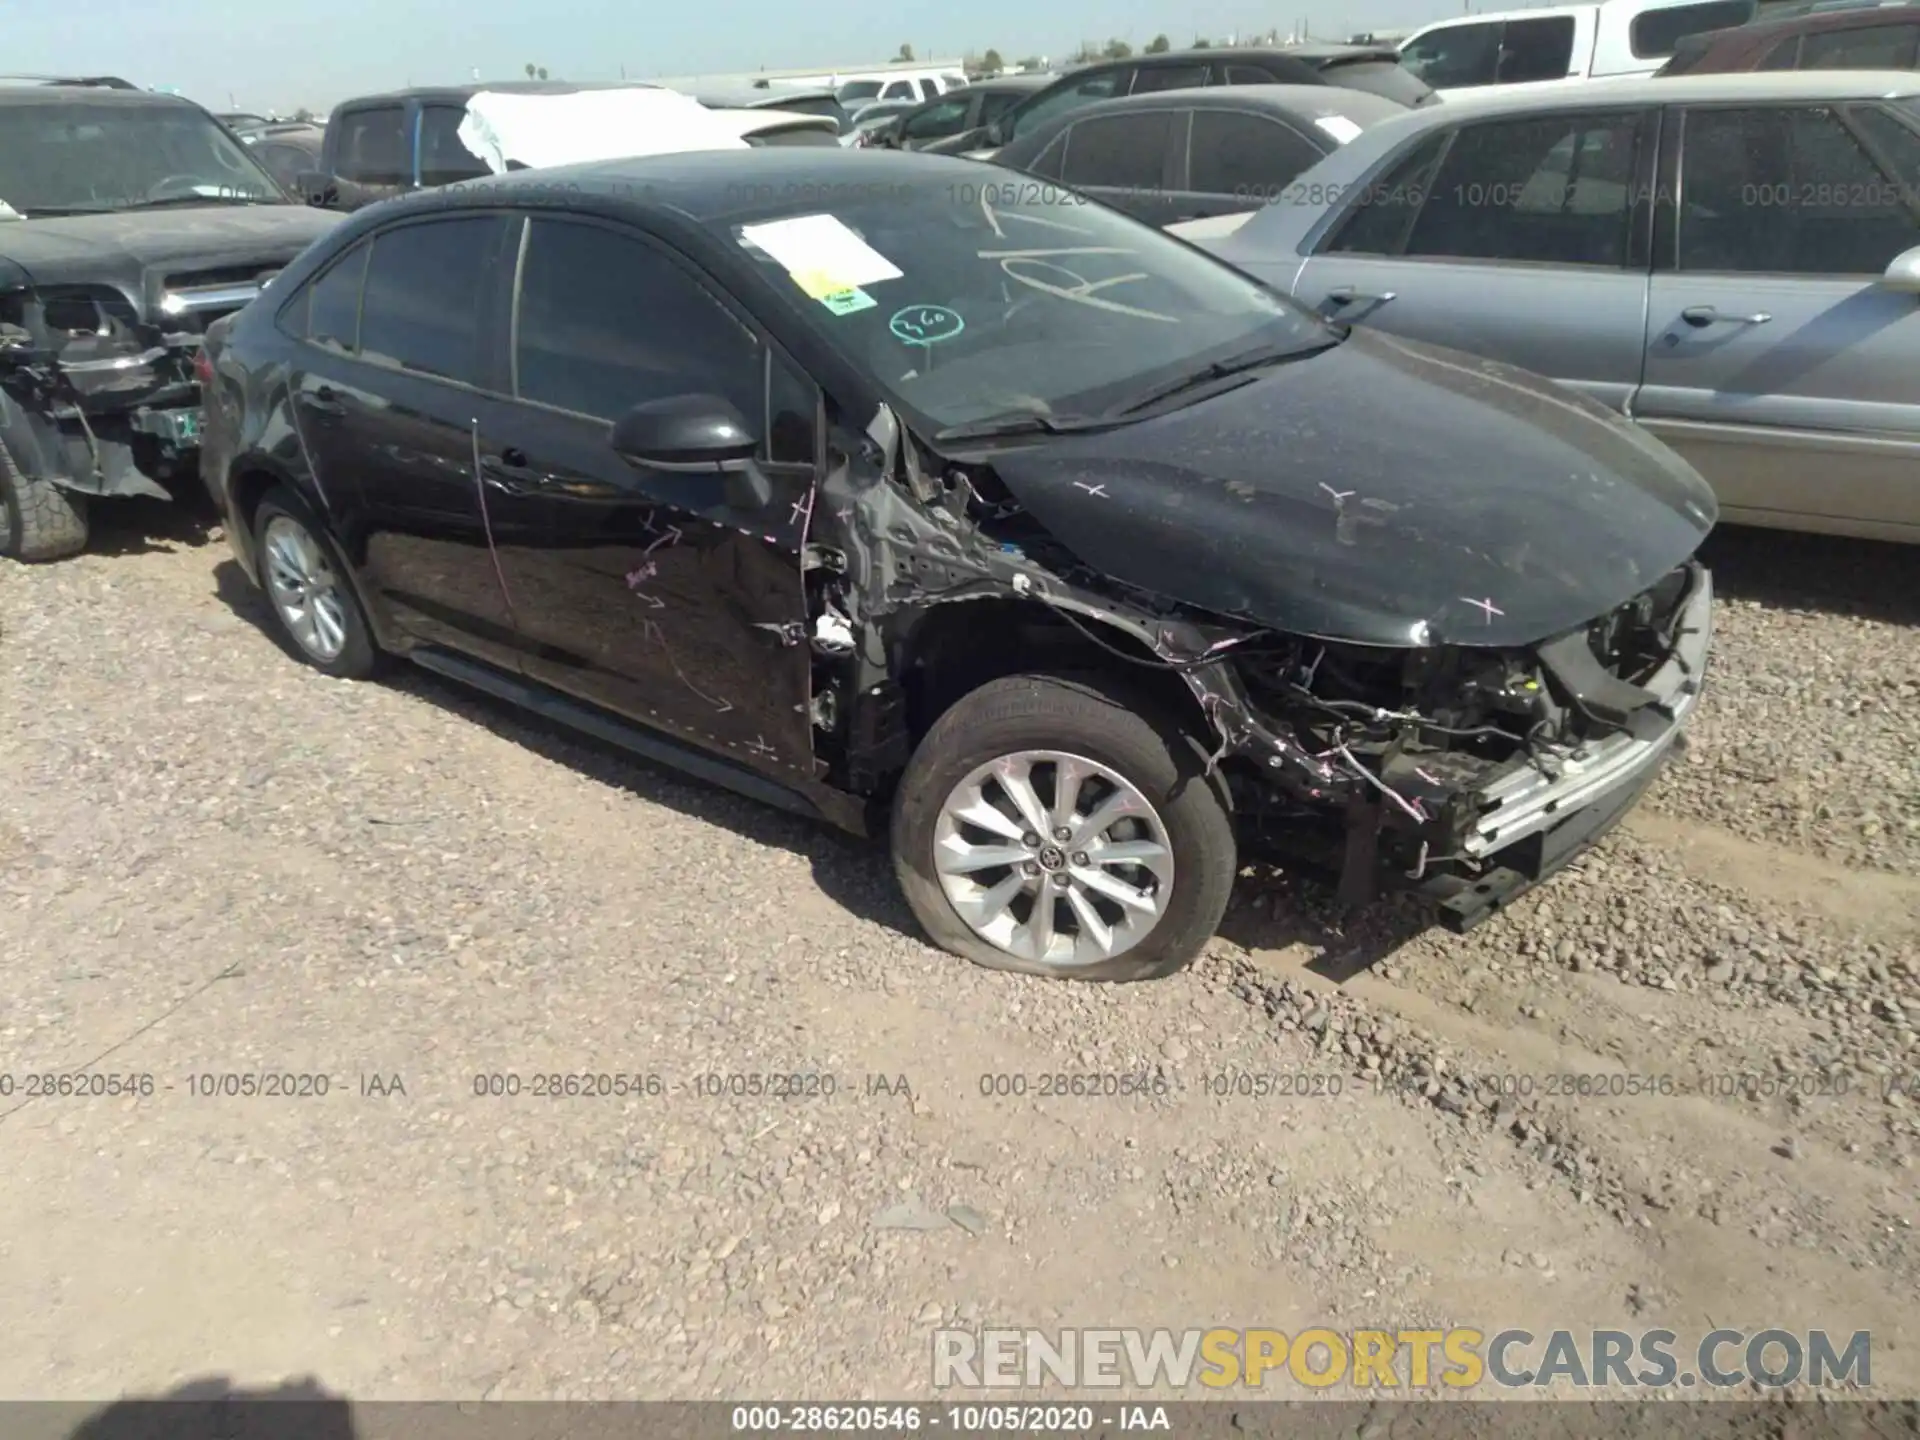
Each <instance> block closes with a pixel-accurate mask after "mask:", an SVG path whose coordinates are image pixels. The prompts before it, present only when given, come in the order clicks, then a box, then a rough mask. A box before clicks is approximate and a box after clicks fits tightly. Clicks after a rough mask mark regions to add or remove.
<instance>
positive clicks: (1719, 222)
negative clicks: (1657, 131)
mask: <svg viewBox="0 0 1920 1440" xmlns="http://www.w3.org/2000/svg"><path fill="white" fill-rule="evenodd" d="M1684 137H1685V138H1684V142H1683V145H1682V152H1681V160H1680V167H1681V168H1680V184H1681V191H1680V253H1679V264H1680V268H1681V269H1682V270H1711V271H1723V272H1725V271H1732V272H1736V273H1749V274H1753V273H1758V274H1785V275H1877V274H1879V273H1880V272H1881V271H1883V270H1885V269H1886V267H1887V263H1888V262H1889V261H1890V260H1892V259H1893V258H1894V256H1896V255H1898V254H1900V253H1901V252H1902V251H1903V250H1907V249H1910V248H1911V247H1913V246H1915V245H1920V220H1916V219H1915V217H1914V212H1913V211H1912V210H1911V209H1910V208H1909V207H1908V206H1907V205H1906V204H1903V203H1902V200H1903V198H1904V196H1905V195H1910V194H1911V190H1910V189H1907V188H1906V187H1903V186H1902V185H1901V184H1900V183H1899V182H1898V181H1897V180H1896V179H1895V178H1894V177H1892V176H1888V175H1885V174H1882V173H1881V170H1880V167H1879V166H1878V165H1876V164H1875V163H1874V162H1873V159H1872V158H1871V157H1870V156H1869V155H1868V154H1867V152H1866V151H1865V150H1863V149H1861V148H1860V143H1859V141H1857V140H1855V139H1854V138H1853V136H1852V135H1851V134H1850V133H1848V131H1847V129H1846V127H1845V126H1844V125H1842V124H1841V122H1840V118H1839V117H1838V116H1837V115H1835V114H1834V113H1833V111H1831V110H1828V109H1825V108H1821V107H1810V108H1804V109H1791V110H1760V109H1753V110H1696V111H1693V112H1692V113H1690V114H1689V115H1688V116H1687V118H1686V129H1685V132H1684ZM1903 192H1904V194H1903Z"/></svg>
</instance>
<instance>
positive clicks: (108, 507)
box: [87, 493, 220, 555]
mask: <svg viewBox="0 0 1920 1440" xmlns="http://www.w3.org/2000/svg"><path fill="white" fill-rule="evenodd" d="M219 523H220V516H219V514H218V512H216V511H215V510H214V508H213V503H212V502H211V501H210V500H208V499H207V498H206V497H205V496H195V495H194V494H192V493H187V494H186V495H184V496H183V498H181V499H178V500H171V501H169V500H159V499H155V498H153V497H151V496H146V495H133V496H116V497H114V498H111V499H106V500H94V501H92V502H90V503H89V504H88V506H87V530H88V536H87V553H89V554H91V555H151V554H154V553H156V552H166V551H171V550H178V549H182V548H186V549H198V548H200V547H201V546H203V545H206V544H208V543H210V542H211V541H212V540H213V539H214V538H215V534H216V532H217V530H218V529H219Z"/></svg>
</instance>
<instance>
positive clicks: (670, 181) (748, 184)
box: [378, 145, 980, 224]
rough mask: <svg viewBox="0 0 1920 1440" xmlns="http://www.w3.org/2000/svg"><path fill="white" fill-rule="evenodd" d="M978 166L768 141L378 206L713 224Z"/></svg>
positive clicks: (966, 173)
mask: <svg viewBox="0 0 1920 1440" xmlns="http://www.w3.org/2000/svg"><path fill="white" fill-rule="evenodd" d="M979 175H980V166H979V165H978V164H976V163H975V162H973V161H970V160H960V159H955V158H952V157H949V156H945V155H922V154H918V153H916V152H914V151H906V150H854V149H843V148H841V147H840V146H837V145H817V146H816V145H791V146H788V145H770V146H765V147H756V148H749V149H744V150H691V151H686V152H683V153H679V154H671V155H636V156H631V157H628V158H625V159H620V160H593V161H587V162H584V163H582V164H578V165H556V166H552V167H550V168H546V169H540V170H516V171H512V172H510V173H508V174H506V175H496V176H490V177H488V178H485V179H481V180H468V181H463V182H461V183H459V184H457V185H448V186H442V187H439V188H437V189H433V190H426V191H420V192H417V193H416V194H414V195H411V196H408V197H405V198H403V199H401V200H397V201H388V202H386V204H384V205H382V206H380V207H378V208H379V209H380V210H381V211H382V212H383V213H387V214H392V213H395V212H394V211H392V210H389V209H388V206H407V207H416V206H417V207H419V208H421V209H423V210H424V209H432V208H441V207H448V208H466V207H467V206H474V207H485V206H489V205H500V204H509V205H512V204H540V205H551V204H553V203H554V202H555V197H556V196H559V197H563V198H564V199H566V200H569V201H570V200H571V198H572V197H574V196H579V197H580V198H581V199H582V200H583V201H587V200H590V201H591V202H592V205H593V208H594V209H596V210H603V211H604V210H609V209H612V210H623V211H627V212H629V213H632V214H634V215H646V214H649V213H673V214H677V215H680V216H683V217H685V218H686V219H689V220H693V221H695V222H698V223H701V224H706V223H711V222H713V221H718V220H725V219H728V218H730V217H732V216H736V215H740V214H744V213H749V212H755V211H765V210H769V209H773V210H777V209H779V208H780V207H779V204H778V202H780V201H781V200H783V199H787V198H790V199H791V200H792V204H791V206H790V207H788V208H791V209H793V210H796V211H806V210H808V209H815V210H831V209H832V208H833V196H834V194H835V193H836V192H845V193H848V194H867V195H875V194H886V193H888V192H889V191H890V190H891V189H892V188H893V187H902V188H924V187H928V186H938V185H941V184H946V185H952V184H953V183H955V182H956V181H958V180H961V179H972V180H976V181H977V180H978V179H979Z"/></svg>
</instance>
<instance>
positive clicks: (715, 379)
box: [513, 216, 768, 438]
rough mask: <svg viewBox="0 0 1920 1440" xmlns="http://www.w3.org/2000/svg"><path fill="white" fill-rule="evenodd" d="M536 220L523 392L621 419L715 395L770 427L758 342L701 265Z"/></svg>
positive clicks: (517, 363) (525, 304)
mask: <svg viewBox="0 0 1920 1440" xmlns="http://www.w3.org/2000/svg"><path fill="white" fill-rule="evenodd" d="M527 223H528V225H529V226H530V227H531V233H529V235H528V236H527V245H526V252H525V255H526V258H525V260H524V262H523V263H522V265H521V270H520V280H519V297H518V314H519V324H518V327H517V341H516V343H515V346H514V353H513V380H514V395H515V397H516V398H517V399H521V400H528V401H532V402H533V403H535V404H538V405H547V406H552V407H553V408H555V409H558V410H566V411H571V412H572V413H574V414H576V415H587V416H591V417H592V418H594V419H597V420H606V421H613V420H617V419H618V418H619V417H620V416H622V415H624V414H625V413H626V412H627V411H628V410H629V409H631V408H632V407H633V406H635V405H637V404H639V403H640V402H642V401H645V400H661V399H666V398H667V397H669V396H673V395H684V394H688V393H692V392H705V393H708V394H713V395H718V396H721V397H722V398H724V399H726V400H728V401H730V402H731V403H732V404H733V405H734V407H735V408H736V409H738V410H739V412H740V413H741V415H743V416H745V417H747V418H748V419H749V420H751V421H753V422H754V423H755V424H756V426H757V425H759V424H761V423H762V422H763V420H764V416H765V414H766V409H765V406H766V399H767V390H768V378H767V372H766V369H765V362H764V359H763V356H762V351H761V346H760V343H759V341H758V339H757V338H756V337H755V336H754V335H753V334H752V332H751V331H749V330H748V329H747V328H746V327H745V326H744V325H743V324H741V323H740V321H739V320H737V319H736V318H735V317H734V315H733V312H732V311H730V310H729V309H727V307H726V306H724V305H723V304H721V303H720V301H719V300H718V299H716V298H715V297H714V295H713V294H712V293H711V292H710V291H709V290H708V289H707V288H706V287H705V286H704V285H702V284H701V283H700V281H699V280H698V279H696V278H695V276H694V275H693V273H692V272H691V271H689V270H687V269H685V268H683V267H682V266H681V265H679V264H678V263H677V262H675V261H674V260H672V259H670V258H669V257H668V256H667V255H666V254H665V253H664V252H662V251H660V250H657V249H655V248H654V247H653V246H651V245H648V244H646V243H644V242H643V241H641V240H639V239H638V238H636V237H634V236H632V235H627V234H623V233H621V232H620V231H617V230H613V229H609V228H607V227H604V226H601V225H594V224H588V223H585V222H581V221H575V220H555V219H549V218H547V217H545V216H534V217H532V218H530V219H529V220H528V222H527ZM763 438H765V437H763Z"/></svg>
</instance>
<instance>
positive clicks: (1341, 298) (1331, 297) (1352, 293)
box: [1327, 285, 1394, 305]
mask: <svg viewBox="0 0 1920 1440" xmlns="http://www.w3.org/2000/svg"><path fill="white" fill-rule="evenodd" d="M1393 296H1394V292H1393V291H1391V290H1386V291H1382V292H1381V293H1380V294H1378V295H1363V294H1361V293H1360V292H1359V291H1358V290H1356V289H1354V288H1353V286H1351V285H1341V286H1339V287H1337V288H1335V289H1332V290H1329V291H1328V292H1327V303H1328V304H1329V305H1352V304H1355V303H1357V302H1359V301H1362V300H1371V301H1372V302H1373V303H1374V304H1376V305H1384V304H1386V303H1387V302H1388V301H1389V300H1391V299H1393Z"/></svg>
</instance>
